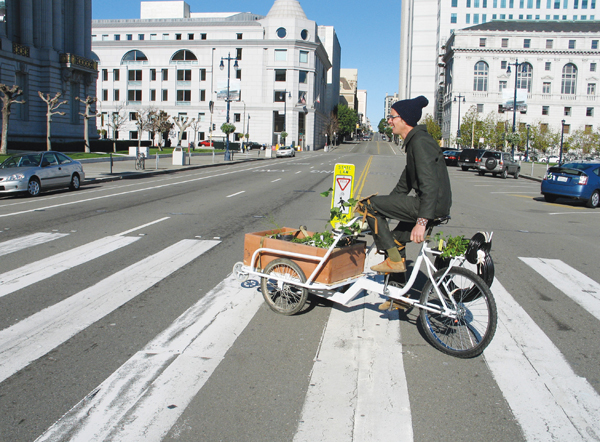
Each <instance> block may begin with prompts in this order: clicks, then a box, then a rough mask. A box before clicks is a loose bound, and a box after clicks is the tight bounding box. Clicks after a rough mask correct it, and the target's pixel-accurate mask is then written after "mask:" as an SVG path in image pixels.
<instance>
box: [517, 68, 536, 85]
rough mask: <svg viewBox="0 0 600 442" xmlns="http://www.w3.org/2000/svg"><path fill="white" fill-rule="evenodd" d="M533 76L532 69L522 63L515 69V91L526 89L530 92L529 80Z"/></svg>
mask: <svg viewBox="0 0 600 442" xmlns="http://www.w3.org/2000/svg"><path fill="white" fill-rule="evenodd" d="M532 76H533V67H532V66H531V65H530V64H529V63H523V64H521V66H519V69H517V89H527V92H531V78H532Z"/></svg>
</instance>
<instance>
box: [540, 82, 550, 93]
mask: <svg viewBox="0 0 600 442" xmlns="http://www.w3.org/2000/svg"><path fill="white" fill-rule="evenodd" d="M551 93H552V83H550V82H549V81H544V83H543V84H542V94H551Z"/></svg>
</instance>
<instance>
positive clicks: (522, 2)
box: [398, 0, 600, 120]
mask: <svg viewBox="0 0 600 442" xmlns="http://www.w3.org/2000/svg"><path fill="white" fill-rule="evenodd" d="M599 9H600V1H598V2H597V1H596V0H402V16H401V28H400V33H401V36H400V81H399V89H398V91H399V95H400V99H401V100H403V99H406V98H414V97H417V96H419V95H425V96H426V97H427V98H428V99H429V106H428V107H427V108H425V109H424V110H423V114H426V113H429V114H432V115H434V116H435V117H436V118H438V119H439V120H441V112H442V101H441V100H442V97H441V95H440V94H439V87H440V83H443V80H444V79H443V75H442V71H441V70H440V69H439V66H438V65H439V62H440V61H441V57H442V56H443V53H444V50H443V46H444V45H445V43H446V41H447V40H448V38H450V35H451V34H452V32H453V31H455V30H459V29H463V28H465V27H468V26H473V25H478V24H482V23H487V22H489V21H492V20H526V21H539V20H545V21H549V20H553V21H588V20H591V21H593V20H596V19H597V18H598V19H600V11H599Z"/></svg>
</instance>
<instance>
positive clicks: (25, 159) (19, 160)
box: [0, 153, 42, 169]
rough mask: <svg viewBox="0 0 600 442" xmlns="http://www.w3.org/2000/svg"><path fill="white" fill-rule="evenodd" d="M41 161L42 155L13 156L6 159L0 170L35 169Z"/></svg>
mask: <svg viewBox="0 0 600 442" xmlns="http://www.w3.org/2000/svg"><path fill="white" fill-rule="evenodd" d="M41 160H42V154H40V153H36V154H28V155H15V156H12V157H10V158H7V159H6V160H5V161H4V162H3V163H2V164H0V169H9V168H12V167H37V166H39V165H40V161H41Z"/></svg>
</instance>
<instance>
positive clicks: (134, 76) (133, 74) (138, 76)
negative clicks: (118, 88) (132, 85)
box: [129, 70, 142, 81]
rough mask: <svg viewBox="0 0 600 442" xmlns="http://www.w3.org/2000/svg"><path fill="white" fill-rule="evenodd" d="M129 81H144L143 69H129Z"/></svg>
mask: <svg viewBox="0 0 600 442" xmlns="http://www.w3.org/2000/svg"><path fill="white" fill-rule="evenodd" d="M129 81H142V71H141V70H134V71H129Z"/></svg>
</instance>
